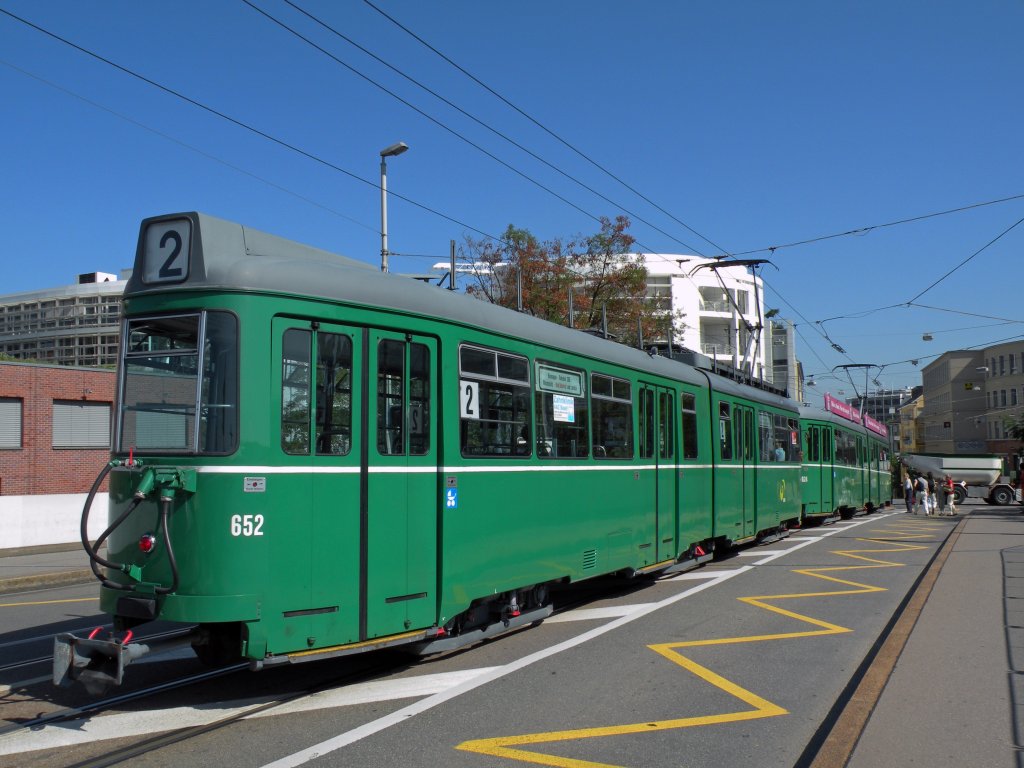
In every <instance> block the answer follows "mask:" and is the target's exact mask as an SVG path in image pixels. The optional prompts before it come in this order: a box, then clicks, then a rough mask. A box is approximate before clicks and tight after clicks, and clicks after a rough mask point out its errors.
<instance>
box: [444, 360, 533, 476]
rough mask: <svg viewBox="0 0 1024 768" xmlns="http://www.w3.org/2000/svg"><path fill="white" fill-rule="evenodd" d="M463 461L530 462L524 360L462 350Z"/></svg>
mask: <svg viewBox="0 0 1024 768" xmlns="http://www.w3.org/2000/svg"><path fill="white" fill-rule="evenodd" d="M459 397H460V409H461V420H460V427H459V439H460V444H461V447H462V455H463V456H467V457H483V456H502V457H510V456H519V457H522V456H529V455H531V454H532V452H533V451H532V445H533V441H532V440H531V439H530V365H529V361H528V360H527V359H526V358H525V357H520V356H518V355H509V354H505V353H503V352H496V351H494V350H491V349H483V348H481V347H471V346H468V345H463V346H462V347H460V348H459Z"/></svg>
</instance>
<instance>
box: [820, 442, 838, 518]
mask: <svg viewBox="0 0 1024 768" xmlns="http://www.w3.org/2000/svg"><path fill="white" fill-rule="evenodd" d="M835 453H836V452H835V435H834V433H833V431H832V427H825V426H823V427H822V428H821V507H822V509H823V510H825V511H827V512H835V511H836V507H837V506H838V505H837V503H836V494H835V478H836V473H835V467H834V466H833V462H834V461H835Z"/></svg>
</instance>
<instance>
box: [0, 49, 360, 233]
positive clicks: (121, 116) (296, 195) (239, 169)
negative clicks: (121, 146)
mask: <svg viewBox="0 0 1024 768" xmlns="http://www.w3.org/2000/svg"><path fill="white" fill-rule="evenodd" d="M0 64H2V65H4V66H5V67H9V68H10V69H13V70H15V71H16V72H20V73H21V74H23V75H25V76H26V77H30V78H32V79H33V80H36V81H37V82H40V83H42V84H43V85H46V86H48V87H50V88H53V89H54V90H56V91H60V92H61V93H63V94H65V95H67V96H71V97H72V98H74V99H78V100H79V101H81V102H82V103H84V104H88V105H89V106H90V107H93V108H95V109H99V110H101V111H103V112H106V113H107V114H109V115H112V116H113V117H116V118H117V119H119V120H123V121H125V122H126V123H129V124H130V125H134V126H135V127H136V128H141V129H142V130H144V131H148V132H149V133H152V134H153V135H154V136H159V137H160V138H161V139H164V140H165V141H169V142H171V143H172V144H177V145H178V146H179V147H182V148H183V149H187V150H188V151H189V152H194V153H195V154H197V155H199V156H200V157H204V158H206V159H207V160H212V161H213V162H215V163H219V164H220V165H223V166H224V167H225V168H230V169H231V170H233V171H235V172H236V173H240V174H242V175H243V176H248V177H249V178H250V179H255V180H256V181H258V182H260V183H261V184H266V185H267V186H268V187H271V188H272V189H276V190H278V191H279V192H284V193H285V194H286V195H291V196H292V197H294V198H296V199H297V200H301V201H302V202H304V203H308V204H309V205H312V206H314V207H316V208H319V209H321V210H323V211H326V212H327V213H330V214H333V215H334V216H338V217H339V218H342V219H345V220H346V221H349V222H351V223H352V224H355V225H356V226H359V227H362V228H363V229H367V230H369V231H371V232H377V231H378V230H377V228H376V227H374V226H372V225H370V224H366V223H365V222H362V221H359V220H358V219H354V218H352V217H351V216H348V215H346V214H344V213H342V212H341V211H338V210H335V209H334V208H331V207H330V206H329V205H324V204H323V203H321V202H318V201H316V200H314V199H312V198H311V197H306V196H305V195H303V194H300V193H298V192H296V191H294V190H292V189H288V188H287V187H285V186H282V185H280V184H278V183H276V182H274V181H270V179H267V178H264V177H263V176H260V175H259V174H256V173H253V172H252V171H249V170H246V169H245V168H242V167H241V166H238V165H235V164H234V163H230V162H228V161H227V160H225V159H224V158H222V157H217V156H216V155H213V154H210V153H209V152H207V151H205V150H202V149H200V148H199V147H196V146H193V145H192V144H189V143H187V142H184V141H182V140H181V139H178V138H175V137H174V136H171V135H170V134H168V133H166V132H164V131H161V130H158V129H157V128H154V127H152V126H151V125H147V124H146V123H143V122H140V121H138V120H135V119H134V118H131V117H128V116H127V115H124V114H122V113H120V112H118V111H116V110H113V109H111V108H109V107H106V106H104V105H103V104H100V103H99V102H96V101H93V100H92V99H89V98H86V97H85V96H82V95H81V94H79V93H75V92H74V91H72V90H70V89H68V88H65V87H64V86H62V85H58V84H57V83H54V82H52V81H50V80H47V79H46V78H43V77H40V76H39V75H36V74H34V73H32V72H29V71H28V70H25V69H22V68H21V67H19V66H17V65H15V64H12V63H11V62H9V61H4V60H3V59H0Z"/></svg>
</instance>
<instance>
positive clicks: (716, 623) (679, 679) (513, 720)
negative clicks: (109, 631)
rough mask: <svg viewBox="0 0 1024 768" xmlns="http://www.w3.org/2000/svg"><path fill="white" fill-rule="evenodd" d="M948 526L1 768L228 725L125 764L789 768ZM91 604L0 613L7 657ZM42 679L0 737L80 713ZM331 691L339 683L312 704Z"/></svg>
mask: <svg viewBox="0 0 1024 768" xmlns="http://www.w3.org/2000/svg"><path fill="white" fill-rule="evenodd" d="M955 523H956V520H951V519H942V518H938V519H925V518H921V517H909V516H907V515H905V514H902V513H901V512H900V511H896V512H892V513H882V514H876V515H872V516H869V517H859V518H856V519H854V520H853V521H850V522H841V523H837V524H836V525H833V526H828V527H826V528H820V529H810V530H807V531H800V532H797V533H795V534H794V535H792V536H790V537H789V538H787V539H785V540H783V541H780V542H775V543H773V544H770V545H767V546H764V547H755V548H750V549H747V550H744V551H741V552H740V553H739V554H738V555H736V556H734V557H731V558H729V559H727V560H723V561H720V562H715V563H712V564H710V565H708V566H705V567H704V568H701V569H699V570H698V571H695V572H691V573H688V574H683V575H681V576H677V577H675V578H671V579H664V580H660V581H654V582H641V583H633V584H630V585H626V586H623V585H622V584H621V583H618V584H616V583H610V582H602V583H599V584H594V585H588V586H587V595H588V596H589V599H588V600H587V601H586V602H584V603H583V604H582V605H580V606H579V607H577V608H575V609H573V610H571V611H567V612H564V613H560V614H557V615H556V616H555V617H552V618H551V619H549V620H548V621H546V622H544V624H542V625H541V626H539V627H536V628H533V629H529V630H524V631H520V632H517V633H514V634H511V635H509V636H506V637H503V638H501V639H498V640H496V641H492V642H489V643H485V644H482V645H479V646H476V647H474V648H471V649H468V650H466V651H462V652H459V653H455V654H451V655H447V656H443V657H439V658H435V659H430V660H425V661H411V660H409V659H407V658H405V657H402V656H400V655H398V654H390V655H387V656H384V655H382V654H368V655H364V656H362V657H357V659H355V660H352V659H349V660H336V661H325V662H316V663H312V664H305V665H298V666H295V667H293V668H290V669H286V670H275V671H265V672H261V673H249V672H244V673H240V674H237V675H234V676H232V677H229V678H225V679H223V680H220V681H217V682H213V683H207V684H201V685H198V686H195V687H192V688H189V689H184V690H181V691H177V692H174V693H170V694H166V695H158V696H153V697H150V698H148V699H146V700H144V701H143V702H142V703H136V704H129V705H122V706H120V707H112V708H110V709H108V710H107V711H104V712H103V713H100V714H95V715H90V716H86V717H83V718H81V719H80V720H77V721H74V722H71V723H69V724H62V725H47V726H43V727H39V728H36V729H33V730H30V731H26V730H24V729H21V730H18V731H16V732H13V733H7V734H5V735H2V736H0V766H18V767H19V768H21V767H22V766H29V765H31V766H46V767H49V766H69V765H77V764H80V763H82V761H85V760H87V759H91V758H95V757H97V756H101V755H103V754H105V753H108V752H110V751H112V750H115V749H118V748H122V747H125V746H127V745H131V744H140V743H145V742H146V741H147V740H148V739H149V738H151V737H152V736H153V735H154V734H158V733H168V732H172V731H174V729H178V728H184V727H187V726H193V725H202V724H204V723H206V724H209V723H212V722H215V721H222V720H224V718H226V717H230V716H233V715H235V714H237V715H238V717H237V719H234V720H232V721H231V722H230V723H228V724H225V725H223V726H222V727H217V728H214V729H211V730H209V731H207V732H205V733H196V732H188V734H187V736H188V738H184V739H181V740H177V741H173V742H172V743H169V744H166V745H157V744H153V745H152V748H150V749H148V750H147V751H146V752H145V753H144V754H142V755H139V756H135V757H132V758H131V763H132V764H133V765H135V766H147V767H148V766H175V768H180V766H181V765H186V764H190V763H195V762H197V761H200V760H201V761H202V763H203V764H212V765H218V766H223V767H224V768H233V767H234V766H247V767H248V766H274V767H275V768H279V767H282V766H299V765H309V766H343V765H344V766H361V767H366V768H375V767H376V766H398V765H402V766H436V765H444V766H453V767H456V768H457V767H459V766H465V767H466V768H470V767H473V768H481V767H482V766H488V767H489V766H495V767H496V766H514V765H526V764H533V765H536V764H540V765H551V766H577V767H580V766H597V765H605V766H607V765H615V766H636V767H637V768H656V767H657V766H678V765H686V766H712V765H713V766H735V767H737V768H742V767H743V766H758V767H759V768H760V766H764V765H780V766H782V765H785V766H790V765H798V764H801V761H802V760H806V759H807V757H808V753H809V751H810V752H813V749H814V745H815V744H817V743H818V742H819V740H820V739H821V738H822V736H823V730H824V729H825V727H827V725H828V724H829V723H830V718H831V717H832V716H833V714H834V713H835V709H836V702H837V701H841V700H842V699H843V697H844V696H845V695H847V692H848V691H849V690H850V687H851V684H852V682H856V680H857V678H858V677H859V675H860V673H861V672H862V670H861V666H862V663H863V662H864V660H865V658H866V657H867V656H868V655H869V654H870V653H871V652H872V649H873V647H874V646H875V644H876V642H877V641H878V639H879V637H880V635H881V634H882V633H883V632H884V630H885V629H886V627H887V626H888V624H889V623H890V621H891V620H892V618H893V616H894V614H895V613H896V612H897V610H898V609H899V607H900V606H901V604H902V603H903V601H904V600H905V598H906V597H907V595H908V594H909V593H910V591H911V590H912V588H913V587H914V585H915V583H916V581H917V580H918V579H919V577H920V576H921V574H922V573H923V572H924V569H925V568H926V567H927V565H928V563H929V562H930V560H931V559H932V557H933V556H934V555H935V553H936V552H937V551H938V549H939V547H940V546H941V545H942V543H943V541H944V540H945V538H946V537H947V536H948V535H949V533H950V531H951V530H952V529H953V527H954V525H955ZM90 590H91V592H90ZM94 595H95V588H94V587H92V586H91V585H90V586H86V587H74V588H63V589H59V590H46V591H40V592H35V593H26V594H21V595H13V596H12V595H8V596H6V597H5V598H4V599H3V600H0V603H3V607H0V620H2V622H3V624H2V626H3V630H2V632H3V634H2V635H0V654H2V655H0V659H2V660H3V662H4V663H6V662H7V661H10V660H13V659H14V658H15V655H16V653H17V654H22V653H24V654H25V658H29V657H32V656H33V654H42V653H43V652H46V651H47V643H46V642H45V640H46V638H47V636H49V635H52V634H53V633H54V632H55V631H59V630H62V629H63V628H64V627H65V626H72V625H73V626H76V627H80V626H84V625H87V624H90V623H93V622H96V621H97V620H98V619H99V618H100V617H98V616H97V615H96V613H95V609H96V605H95V602H94V601H93V602H90V600H91V596H94ZM61 601H72V602H61ZM40 638H41V639H40ZM370 657H373V658H372V660H371V658H370ZM367 667H374V669H370V670H369V671H367ZM198 669H199V667H198V665H197V663H196V662H195V660H194V659H192V658H191V657H190V655H189V654H188V652H187V651H186V652H185V653H184V654H177V655H172V656H171V657H169V658H166V659H163V660H161V659H152V660H149V661H148V662H144V663H140V664H139V665H137V666H133V667H130V668H129V670H128V673H129V676H130V677H131V678H132V681H131V683H130V684H129V685H128V686H127V688H132V687H133V686H134V687H139V686H141V685H143V684H144V683H145V684H148V683H151V682H155V681H157V680H159V679H162V678H167V679H170V678H172V677H174V676H178V675H183V674H190V673H192V672H195V671H197V670H198ZM47 672H48V669H42V670H41V669H40V668H27V669H15V670H6V671H4V672H3V673H2V674H0V684H2V685H4V686H6V688H0V692H2V693H3V695H2V696H0V727H2V726H4V725H8V724H13V723H16V722H19V721H20V722H24V721H25V720H27V719H30V718H32V717H36V716H37V715H38V714H40V713H44V712H47V711H53V710H56V709H59V708H61V707H65V706H68V705H70V704H77V703H80V702H81V701H83V700H84V699H86V698H87V697H84V696H83V695H82V693H81V692H80V691H77V692H66V691H63V690H59V689H54V688H52V686H50V685H49V684H48V683H45V682H39V681H38V678H39V677H40V676H41V675H45V674H46V673H47ZM333 678H338V679H339V680H341V681H343V683H342V682H339V683H338V684H329V685H327V686H326V687H324V688H323V689H322V690H319V691H317V692H316V693H315V694H313V695H305V692H306V691H308V690H309V689H310V688H311V687H313V686H316V685H317V684H318V683H323V682H324V681H330V680H332V679H333ZM286 697H295V698H293V699H292V700H291V701H290V702H289V703H288V704H285V705H282V706H276V707H273V708H268V709H266V710H265V711H263V712H260V713H256V712H255V711H254V708H255V707H257V706H258V705H261V704H266V703H267V702H275V701H278V700H280V699H283V698H286ZM247 707H249V708H253V709H246V708H247ZM246 712H249V713H250V716H249V717H242V715H243V714H244V713H246Z"/></svg>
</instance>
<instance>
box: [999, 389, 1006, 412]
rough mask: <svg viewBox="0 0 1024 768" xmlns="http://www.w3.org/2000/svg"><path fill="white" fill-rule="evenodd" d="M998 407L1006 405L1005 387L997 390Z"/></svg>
mask: <svg viewBox="0 0 1024 768" xmlns="http://www.w3.org/2000/svg"><path fill="white" fill-rule="evenodd" d="M999 407H1000V408H1005V407H1006V390H1005V389H1001V390H999Z"/></svg>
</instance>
